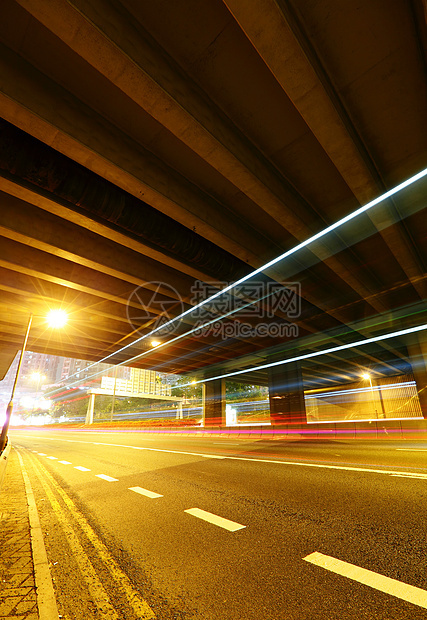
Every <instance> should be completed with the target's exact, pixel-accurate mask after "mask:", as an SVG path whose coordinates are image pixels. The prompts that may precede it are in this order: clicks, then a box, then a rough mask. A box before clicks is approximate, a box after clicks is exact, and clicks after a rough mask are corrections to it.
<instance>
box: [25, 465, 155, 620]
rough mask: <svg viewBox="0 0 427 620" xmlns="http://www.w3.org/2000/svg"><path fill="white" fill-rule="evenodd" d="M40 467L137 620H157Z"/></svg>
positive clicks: (97, 539)
mask: <svg viewBox="0 0 427 620" xmlns="http://www.w3.org/2000/svg"><path fill="white" fill-rule="evenodd" d="M30 458H31V460H32V461H33V464H34V465H35V463H36V460H35V459H34V458H33V457H30ZM36 467H37V465H36ZM38 467H40V468H41V469H42V471H43V476H44V477H45V478H46V479H47V480H49V482H50V483H51V485H52V486H53V487H54V489H55V490H56V492H57V493H58V494H59V495H60V497H61V498H62V499H63V501H64V503H65V504H66V506H67V508H68V509H69V511H70V513H71V514H72V516H73V517H74V519H75V520H76V521H77V523H78V524H79V525H80V527H81V529H82V530H83V532H84V533H85V535H86V536H87V538H88V539H89V541H90V542H91V544H92V545H93V547H94V548H95V550H96V552H97V554H98V556H99V558H100V559H101V561H102V562H103V564H104V565H105V567H106V568H107V569H108V570H109V572H110V574H111V576H112V577H113V579H114V580H115V581H116V584H117V585H118V586H119V587H120V589H121V591H122V592H123V594H124V595H125V597H126V598H127V600H128V602H129V604H130V606H131V607H132V609H133V610H134V612H135V614H136V616H137V618H140V619H141V620H151V619H152V618H155V617H156V616H155V614H154V612H153V610H152V609H151V607H150V606H149V605H148V603H147V602H146V601H145V600H144V599H143V598H142V597H141V596H140V594H139V593H138V592H137V591H136V590H135V588H134V587H133V585H132V583H131V581H130V579H129V578H128V577H127V575H126V574H125V573H124V572H123V571H122V569H121V568H120V567H119V565H118V564H117V562H116V561H115V559H114V558H113V556H112V555H111V553H110V552H109V551H108V549H107V547H106V546H105V545H104V543H103V542H102V541H101V540H100V538H99V537H98V535H97V534H96V533H95V532H94V530H93V529H92V528H91V527H90V525H89V523H88V522H87V521H86V519H85V517H84V516H83V515H82V513H81V512H80V510H78V508H77V507H76V505H75V504H74V502H73V501H72V500H71V498H70V497H68V495H67V494H66V493H65V491H64V490H63V489H62V488H61V487H60V486H59V485H58V484H57V482H56V481H55V480H54V478H53V477H52V476H51V475H50V473H49V472H48V471H47V470H46V468H45V467H44V466H43V465H41V464H40V463H39V464H38Z"/></svg>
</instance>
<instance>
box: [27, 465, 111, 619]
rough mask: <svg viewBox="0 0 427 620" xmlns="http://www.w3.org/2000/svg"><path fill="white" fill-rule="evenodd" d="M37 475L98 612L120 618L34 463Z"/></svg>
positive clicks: (104, 616) (41, 473)
mask: <svg viewBox="0 0 427 620" xmlns="http://www.w3.org/2000/svg"><path fill="white" fill-rule="evenodd" d="M32 465H33V468H34V471H35V473H36V476H37V477H38V479H39V480H40V483H41V485H42V486H43V488H44V490H45V493H46V495H47V498H48V500H49V502H50V505H51V506H52V509H53V511H54V512H55V515H56V518H57V519H58V521H59V523H60V525H61V527H62V530H63V532H64V534H65V537H66V539H67V542H68V544H69V546H70V549H71V552H72V555H73V557H74V559H75V561H76V563H77V566H78V567H79V569H80V572H81V574H82V576H83V579H84V581H85V582H86V584H87V586H88V588H89V592H90V594H91V596H92V599H93V602H94V603H95V605H96V607H97V609H98V613H99V615H100V616H101V618H105V620H119V616H118V615H117V613H116V611H115V610H114V608H113V607H112V605H111V603H110V599H109V598H108V594H107V592H106V591H105V589H104V586H103V585H102V583H101V581H100V579H99V577H98V575H97V573H96V571H95V569H94V568H93V566H92V563H91V561H90V560H89V558H88V556H87V554H86V552H85V551H84V549H83V547H82V545H81V543H80V541H79V539H78V537H77V534H76V533H75V531H74V528H73V527H72V525H70V523H69V522H68V520H67V517H66V514H65V512H64V510H63V509H62V508H61V506H60V504H59V502H58V500H57V499H56V497H55V495H54V494H53V492H52V490H51V487H50V486H49V485H48V483H47V482H46V480H45V479H44V472H42V471H41V470H40V468H39V467H38V466H36V465H35V464H34V463H32Z"/></svg>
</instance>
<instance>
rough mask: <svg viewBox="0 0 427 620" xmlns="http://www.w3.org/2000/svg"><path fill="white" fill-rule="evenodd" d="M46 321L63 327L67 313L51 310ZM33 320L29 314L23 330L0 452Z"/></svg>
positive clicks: (0, 451)
mask: <svg viewBox="0 0 427 620" xmlns="http://www.w3.org/2000/svg"><path fill="white" fill-rule="evenodd" d="M47 321H48V323H49V325H50V326H51V327H63V326H64V325H65V323H66V322H67V315H66V313H65V312H64V311H63V310H51V311H50V312H49V314H48V316H47ZM32 322H33V315H32V314H30V316H29V318H28V324H27V330H26V332H25V338H24V342H23V345H22V349H21V355H20V356H19V362H18V368H17V369H16V374H15V380H14V382H13V387H12V393H11V395H10V401H9V404H8V406H7V409H6V418H5V421H4V424H3V428H2V431H1V435H0V454H1V453H2V452H3V450H4V447H5V445H6V443H7V433H8V430H9V424H10V418H11V416H12V412H13V398H14V396H15V389H16V385H17V383H18V378H19V373H20V371H21V366H22V360H23V358H24V353H25V350H26V348H27V342H28V336H29V335H30V329H31V324H32Z"/></svg>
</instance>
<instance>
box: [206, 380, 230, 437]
mask: <svg viewBox="0 0 427 620" xmlns="http://www.w3.org/2000/svg"><path fill="white" fill-rule="evenodd" d="M203 386H204V389H203V426H221V425H225V380H224V379H215V380H214V381H207V382H206V383H204V384H203Z"/></svg>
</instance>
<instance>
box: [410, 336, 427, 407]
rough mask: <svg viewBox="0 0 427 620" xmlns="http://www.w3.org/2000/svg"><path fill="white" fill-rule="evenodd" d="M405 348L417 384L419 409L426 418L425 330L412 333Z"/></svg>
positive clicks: (426, 346) (426, 365)
mask: <svg viewBox="0 0 427 620" xmlns="http://www.w3.org/2000/svg"><path fill="white" fill-rule="evenodd" d="M407 348H408V355H409V362H410V364H411V366H412V373H413V375H414V379H415V383H416V384H417V391H418V398H419V401H420V405H421V411H422V412H423V417H424V418H425V419H427V335H426V334H425V332H421V333H417V334H412V335H411V337H410V340H409V342H408V344H407Z"/></svg>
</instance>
